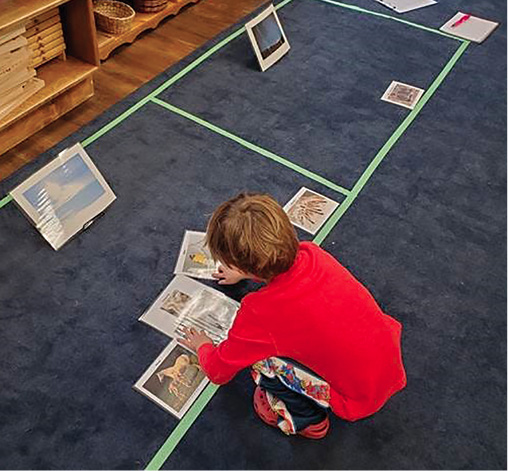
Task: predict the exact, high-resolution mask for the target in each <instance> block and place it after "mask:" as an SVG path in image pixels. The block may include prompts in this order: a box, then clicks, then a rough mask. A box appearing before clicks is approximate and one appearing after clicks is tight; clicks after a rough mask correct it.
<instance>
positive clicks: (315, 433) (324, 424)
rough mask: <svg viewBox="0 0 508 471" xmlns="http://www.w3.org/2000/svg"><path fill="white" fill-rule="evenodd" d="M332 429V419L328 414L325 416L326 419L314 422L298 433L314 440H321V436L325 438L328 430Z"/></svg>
mask: <svg viewBox="0 0 508 471" xmlns="http://www.w3.org/2000/svg"><path fill="white" fill-rule="evenodd" d="M329 429H330V419H329V418H328V416H326V417H325V419H324V420H322V421H321V422H319V423H318V424H312V425H309V426H308V427H305V428H304V429H303V430H300V431H299V432H297V433H298V435H301V436H302V437H305V438H311V439H313V440H319V439H320V438H323V437H325V436H326V434H327V433H328V430H329Z"/></svg>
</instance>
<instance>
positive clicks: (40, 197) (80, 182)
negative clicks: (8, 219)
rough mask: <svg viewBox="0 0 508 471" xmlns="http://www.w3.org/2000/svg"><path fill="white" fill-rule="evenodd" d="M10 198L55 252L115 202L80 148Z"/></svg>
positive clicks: (66, 152) (67, 152) (65, 153)
mask: <svg viewBox="0 0 508 471" xmlns="http://www.w3.org/2000/svg"><path fill="white" fill-rule="evenodd" d="M11 195H12V197H13V199H14V201H15V202H16V203H17V205H18V206H19V207H20V208H21V210H22V211H23V212H24V213H25V214H26V216H27V217H28V218H29V219H30V221H31V222H32V224H33V225H34V226H35V227H36V228H37V230H38V231H39V232H40V233H41V234H42V236H43V237H44V238H45V239H46V240H47V241H48V242H49V244H50V245H51V247H53V248H54V249H55V250H58V249H59V248H60V247H62V245H64V244H65V243H66V242H67V241H68V240H69V239H70V238H71V237H73V236H74V235H76V234H77V233H78V232H80V231H81V230H83V229H86V228H87V227H88V226H89V225H90V224H91V223H92V222H93V220H94V219H95V218H96V217H97V216H99V215H100V214H101V213H102V212H103V211H104V210H105V209H106V208H107V207H108V206H109V205H110V204H111V203H112V202H113V201H114V200H115V199H116V196H115V195H114V193H113V191H112V190H111V188H110V187H109V185H108V184H107V183H106V180H104V178H103V176H102V175H101V174H100V172H99V170H98V169H97V167H96V166H95V165H94V163H93V162H92V159H90V157H89V156H88V154H87V153H86V152H85V149H83V147H82V146H81V144H76V145H74V146H72V147H71V148H69V149H66V150H64V151H63V152H62V153H61V154H59V155H58V157H57V158H55V159H54V160H52V161H51V162H50V163H49V164H47V165H46V166H44V167H43V168H41V169H40V170H39V171H37V172H36V173H34V174H33V175H32V176H31V177H29V178H28V179H27V180H25V181H24V182H23V183H22V184H21V185H19V186H17V187H16V188H14V190H12V191H11Z"/></svg>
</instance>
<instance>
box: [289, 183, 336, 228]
mask: <svg viewBox="0 0 508 471" xmlns="http://www.w3.org/2000/svg"><path fill="white" fill-rule="evenodd" d="M338 206H339V203H337V202H336V201H333V200H331V199H330V198H327V197H326V196H323V195H320V194H319V193H316V192H315V191H312V190H309V189H308V188H305V187H302V188H300V190H298V193H297V194H296V195H295V196H293V198H291V200H290V201H289V202H288V203H287V204H286V205H285V206H284V208H283V209H284V211H286V213H287V215H288V216H289V220H290V221H291V222H292V223H293V225H295V226H296V227H299V228H300V229H303V230H304V231H307V232H310V233H311V234H313V235H314V234H315V233H316V232H317V231H318V230H319V229H320V227H321V226H322V225H323V224H324V223H325V221H326V220H327V219H328V218H329V217H330V216H331V214H332V213H333V212H334V211H335V210H336V209H337V207H338Z"/></svg>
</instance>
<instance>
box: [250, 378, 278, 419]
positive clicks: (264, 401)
mask: <svg viewBox="0 0 508 471" xmlns="http://www.w3.org/2000/svg"><path fill="white" fill-rule="evenodd" d="M253 402H254V410H255V411H256V414H257V415H258V416H259V418H260V419H261V420H262V421H263V422H264V423H265V424H268V425H270V426H272V427H277V422H278V418H279V415H278V414H277V412H275V411H274V410H273V409H272V408H271V407H270V403H269V402H268V397H267V396H266V392H265V391H264V390H263V389H261V388H260V387H259V386H257V387H256V390H255V391H254V400H253Z"/></svg>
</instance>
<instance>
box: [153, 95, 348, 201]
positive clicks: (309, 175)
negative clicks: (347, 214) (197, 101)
mask: <svg viewBox="0 0 508 471" xmlns="http://www.w3.org/2000/svg"><path fill="white" fill-rule="evenodd" d="M152 101H153V102H154V103H156V104H157V105H160V106H162V107H164V108H166V109H167V110H169V111H172V112H173V113H176V114H178V115H180V116H182V117H184V118H187V119H189V120H191V121H194V122H195V123H197V124H199V125H201V126H204V127H205V128H207V129H210V130H211V131H213V132H215V133H217V134H220V135H221V136H223V137H226V138H228V139H231V140H232V141H234V142H237V143H238V144H240V145H241V146H243V147H245V148H247V149H250V150H253V151H254V152H257V153H258V154H260V155H262V156H264V157H267V158H268V159H271V160H274V161H275V162H278V163H279V164H282V165H284V166H286V167H288V168H290V169H291V170H294V171H295V172H298V173H300V174H302V175H304V176H306V177H307V178H310V179H312V180H314V181H316V182H318V183H321V184H322V185H324V186H326V187H328V188H330V189H332V190H334V191H337V192H338V193H342V194H343V195H345V196H348V195H349V194H350V191H349V190H347V189H346V188H343V187H342V186H340V185H337V184H335V183H333V182H331V181H330V180H327V179H326V178H324V177H322V176H321V175H318V174H317V173H314V172H311V171H310V170H307V169H305V168H303V167H300V166H299V165H297V164H295V163H293V162H291V161H290V160H287V159H285V158H284V157H281V156H279V155H277V154H274V153H273V152H270V151H269V150H266V149H263V148H262V147H259V146H257V145H256V144H253V143H252V142H249V141H246V140H245V139H242V138H241V137H239V136H236V135H235V134H232V133H230V132H229V131H226V130H225V129H222V128H220V127H219V126H216V125H215V124H212V123H210V122H208V121H205V120H204V119H202V118H199V117H198V116H195V115H193V114H191V113H189V112H187V111H185V110H182V109H180V108H178V107H176V106H174V105H171V104H170V103H167V102H166V101H163V100H160V99H159V98H152Z"/></svg>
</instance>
